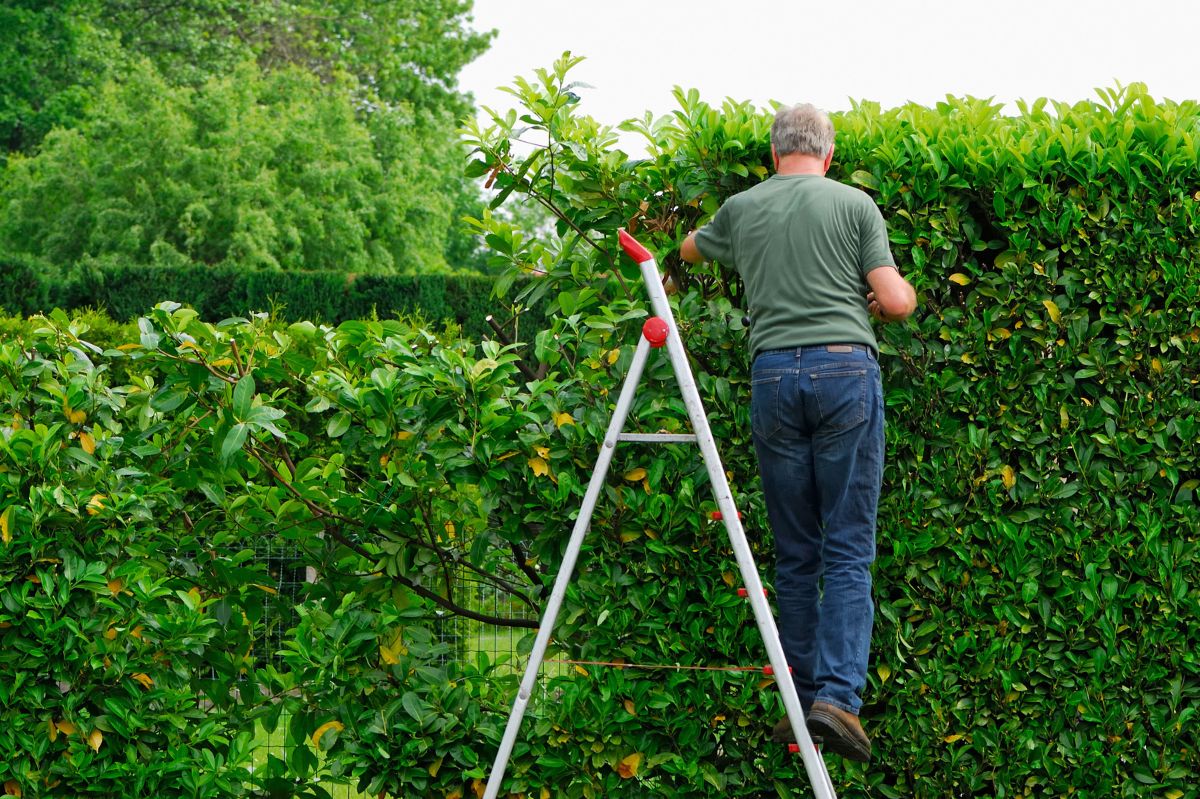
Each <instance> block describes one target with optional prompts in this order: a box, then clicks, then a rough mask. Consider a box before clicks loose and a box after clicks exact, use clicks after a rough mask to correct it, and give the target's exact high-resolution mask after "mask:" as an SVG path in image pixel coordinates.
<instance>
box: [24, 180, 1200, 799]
mask: <svg viewBox="0 0 1200 799" xmlns="http://www.w3.org/2000/svg"><path fill="white" fill-rule="evenodd" d="M1197 194H1200V192H1197ZM19 795H20V794H18V796H19ZM1165 795H1166V797H1167V799H1179V797H1181V796H1183V791H1181V790H1179V789H1178V788H1172V789H1171V790H1169V791H1167V793H1166V794H1165Z"/></svg>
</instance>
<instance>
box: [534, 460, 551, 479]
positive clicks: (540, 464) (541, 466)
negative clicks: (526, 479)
mask: <svg viewBox="0 0 1200 799" xmlns="http://www.w3.org/2000/svg"><path fill="white" fill-rule="evenodd" d="M529 468H530V469H533V473H534V475H535V476H537V477H548V476H549V475H550V464H548V463H546V462H545V461H544V460H542V459H541V458H530V459H529Z"/></svg>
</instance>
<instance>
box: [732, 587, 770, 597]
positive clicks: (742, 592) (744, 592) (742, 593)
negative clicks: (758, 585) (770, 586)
mask: <svg viewBox="0 0 1200 799" xmlns="http://www.w3.org/2000/svg"><path fill="white" fill-rule="evenodd" d="M738 596H740V597H742V598H743V599H745V598H746V597H748V596H750V589H748V588H739V589H738ZM763 596H767V589H765V588H764V589H763Z"/></svg>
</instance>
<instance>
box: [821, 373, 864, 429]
mask: <svg viewBox="0 0 1200 799" xmlns="http://www.w3.org/2000/svg"><path fill="white" fill-rule="evenodd" d="M811 377H812V386H813V396H815V397H816V400H817V409H818V411H819V412H820V414H821V421H820V426H821V427H823V428H824V429H826V430H849V429H850V428H852V427H857V426H858V425H860V424H862V423H863V422H864V421H866V419H867V370H866V369H841V370H839V371H836V372H817V373H815V374H812V375H811Z"/></svg>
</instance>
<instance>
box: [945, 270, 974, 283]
mask: <svg viewBox="0 0 1200 799" xmlns="http://www.w3.org/2000/svg"><path fill="white" fill-rule="evenodd" d="M950 282H951V283H957V284H958V285H960V286H965V285H967V284H968V283H970V282H971V278H969V277H967V276H966V275H964V274H963V273H961V272H955V273H954V274H953V275H951V276H950Z"/></svg>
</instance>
